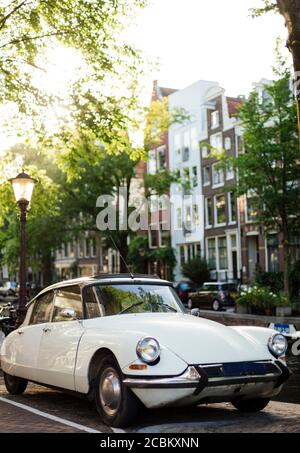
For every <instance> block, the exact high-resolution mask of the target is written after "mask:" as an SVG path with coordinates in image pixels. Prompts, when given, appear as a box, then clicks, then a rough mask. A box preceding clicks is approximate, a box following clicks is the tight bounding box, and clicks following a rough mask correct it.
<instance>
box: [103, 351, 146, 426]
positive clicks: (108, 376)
mask: <svg viewBox="0 0 300 453" xmlns="http://www.w3.org/2000/svg"><path fill="white" fill-rule="evenodd" d="M95 403H96V408H97V411H98V413H99V414H100V416H101V418H102V420H103V422H104V423H106V424H107V425H110V426H114V427H115V428H125V427H126V426H128V425H130V424H131V423H132V422H133V421H134V419H135V418H136V417H137V415H138V411H139V406H140V403H139V401H138V399H137V397H136V396H135V395H134V394H133V393H132V391H131V390H130V389H128V388H127V387H126V386H125V385H124V384H123V382H122V373H121V370H120V368H119V366H118V364H117V362H116V360H115V359H114V357H113V356H111V355H108V356H106V357H104V359H103V360H102V362H101V364H100V368H99V372H98V375H97V378H96V381H95Z"/></svg>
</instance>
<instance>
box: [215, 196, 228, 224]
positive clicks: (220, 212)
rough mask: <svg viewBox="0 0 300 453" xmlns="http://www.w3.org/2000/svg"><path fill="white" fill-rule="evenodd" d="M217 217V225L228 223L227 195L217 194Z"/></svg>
mask: <svg viewBox="0 0 300 453" xmlns="http://www.w3.org/2000/svg"><path fill="white" fill-rule="evenodd" d="M215 219H216V225H224V224H225V223H226V198H225V195H217V196H216V202H215Z"/></svg>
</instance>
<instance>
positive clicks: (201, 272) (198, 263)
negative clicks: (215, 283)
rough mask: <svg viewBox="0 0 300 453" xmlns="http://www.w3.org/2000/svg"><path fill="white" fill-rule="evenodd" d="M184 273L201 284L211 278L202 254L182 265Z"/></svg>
mask: <svg viewBox="0 0 300 453" xmlns="http://www.w3.org/2000/svg"><path fill="white" fill-rule="evenodd" d="M182 275H184V276H185V277H187V278H189V279H190V280H191V281H192V282H194V283H196V284H197V285H199V286H201V285H203V283H204V282H205V281H207V280H209V270H208V266H207V263H206V261H205V260H204V259H203V258H201V257H200V256H196V257H195V258H193V259H191V260H190V261H189V262H188V263H184V264H183V266H182Z"/></svg>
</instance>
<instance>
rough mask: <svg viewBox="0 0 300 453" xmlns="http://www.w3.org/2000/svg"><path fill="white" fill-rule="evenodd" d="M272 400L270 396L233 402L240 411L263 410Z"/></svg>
mask: <svg viewBox="0 0 300 453" xmlns="http://www.w3.org/2000/svg"><path fill="white" fill-rule="evenodd" d="M269 402H270V400H269V399H268V398H257V399H253V400H235V401H232V402H231V404H232V405H233V406H234V407H235V408H236V409H237V410H239V411H240V412H259V411H262V410H263V409H264V408H265V407H266V406H267V405H268V404H269Z"/></svg>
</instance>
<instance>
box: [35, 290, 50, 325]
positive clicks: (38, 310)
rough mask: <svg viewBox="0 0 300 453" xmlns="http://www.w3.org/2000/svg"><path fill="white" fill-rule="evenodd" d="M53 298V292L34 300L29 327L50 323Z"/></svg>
mask: <svg viewBox="0 0 300 453" xmlns="http://www.w3.org/2000/svg"><path fill="white" fill-rule="evenodd" d="M53 296H54V293H53V291H49V292H47V293H46V294H43V295H42V296H40V297H38V298H37V299H36V300H35V302H34V307H33V310H32V314H31V318H30V322H29V325H32V324H42V323H45V322H49V321H50V316H51V310H52V302H53Z"/></svg>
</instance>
